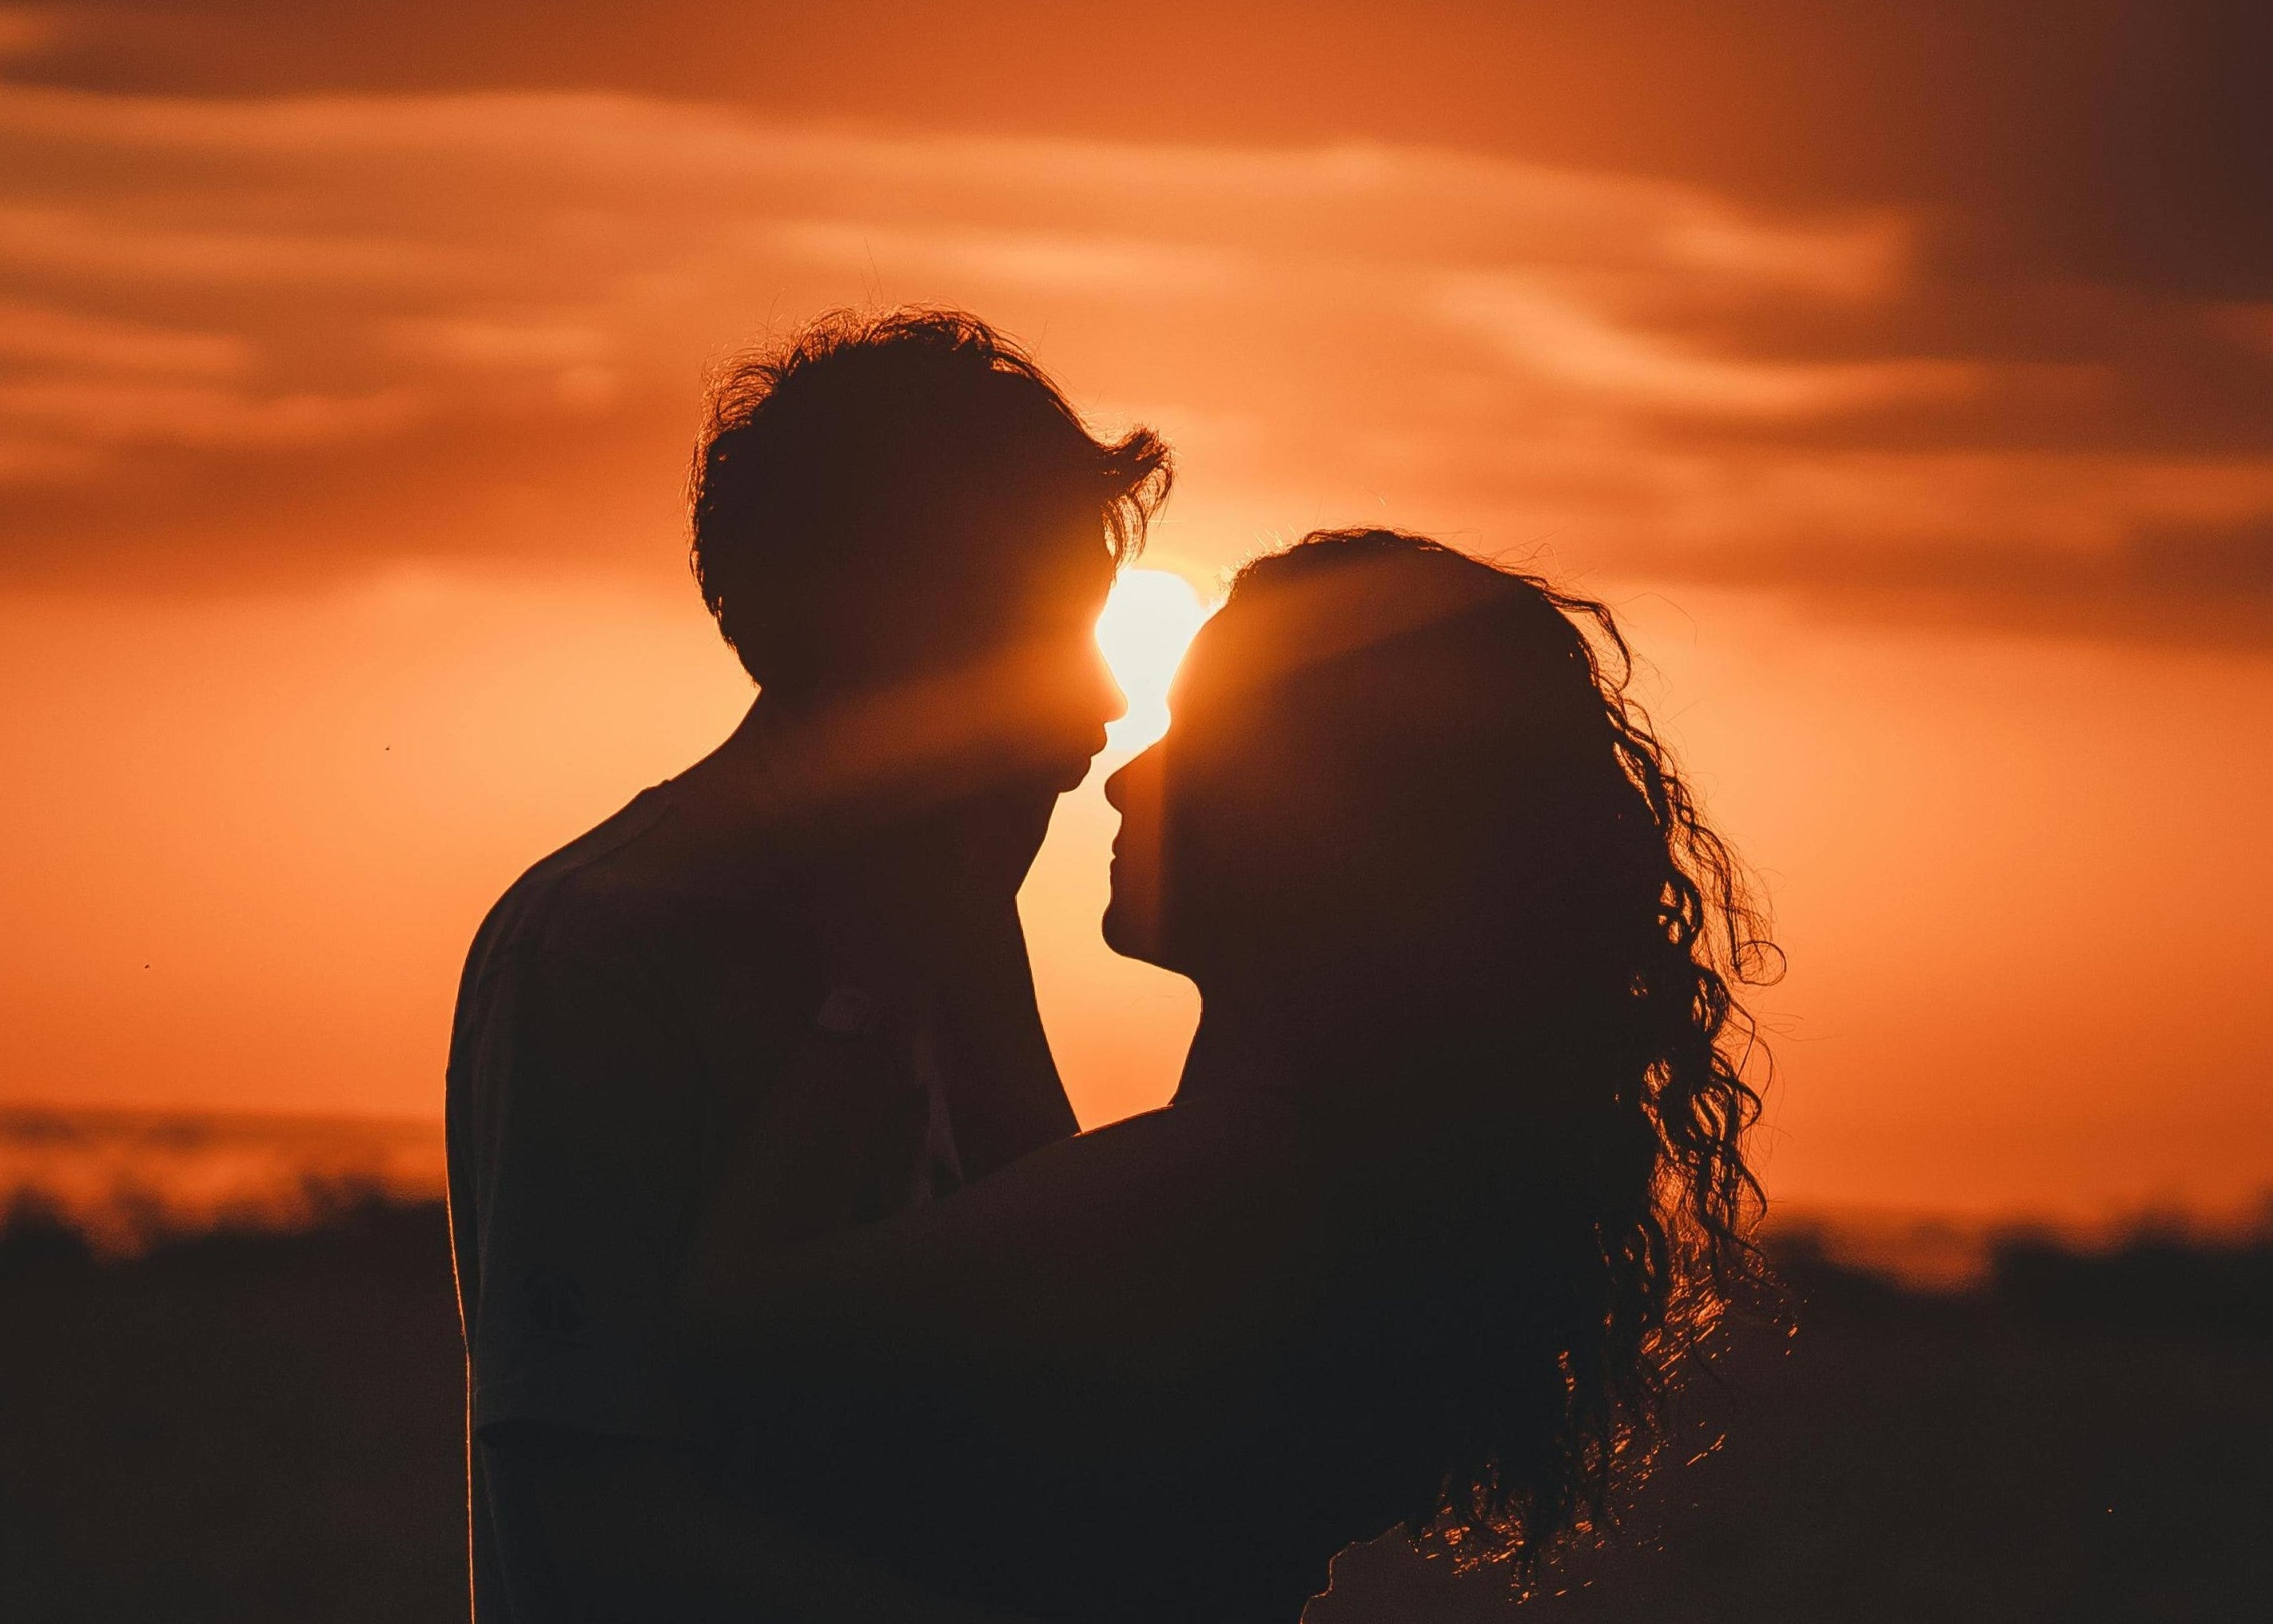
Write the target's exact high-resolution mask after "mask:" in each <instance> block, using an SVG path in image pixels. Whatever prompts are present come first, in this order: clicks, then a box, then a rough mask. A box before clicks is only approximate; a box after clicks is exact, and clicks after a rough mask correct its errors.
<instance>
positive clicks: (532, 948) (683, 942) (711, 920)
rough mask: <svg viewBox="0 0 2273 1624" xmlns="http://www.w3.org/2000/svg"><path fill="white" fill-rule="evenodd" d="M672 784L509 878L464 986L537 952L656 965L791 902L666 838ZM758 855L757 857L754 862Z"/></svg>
mask: <svg viewBox="0 0 2273 1624" xmlns="http://www.w3.org/2000/svg"><path fill="white" fill-rule="evenodd" d="M673 798H674V797H673V792H672V786H671V785H670V784H667V783H666V784H662V785H658V786H656V788H654V789H651V790H644V791H642V792H641V794H639V795H638V796H636V797H634V798H633V799H632V801H631V802H630V804H629V805H626V806H625V807H624V808H623V809H622V810H621V811H619V812H616V813H615V814H613V815H612V816H611V817H609V818H607V819H604V820H603V821H602V822H601V823H599V824H597V825H596V826H595V827H593V828H591V829H589V830H587V831H586V832H585V833H584V834H580V835H578V836H577V837H576V838H575V839H574V840H572V841H570V842H568V843H567V844H566V845H565V846H563V847H561V848H560V849H559V850H558V851H555V852H553V853H551V855H550V856H547V857H543V858H541V859H540V860H538V861H537V862H536V863H535V864H532V865H530V867H529V869H528V870H527V871H526V872H524V873H522V874H521V877H520V878H519V879H516V880H514V883H513V884H512V885H511V886H509V887H506V892H505V894H504V895H502V896H501V897H499V899H498V901H497V902H496V904H495V905H494V906H492V907H491V909H490V911H489V915H488V917H486V918H485V919H484V921H483V922H482V926H481V929H480V931H479V932H477V933H476V937H475V939H474V945H473V948H472V951H471V952H470V953H469V954H468V958H467V965H466V982H465V985H464V988H463V989H462V991H463V992H472V991H473V990H474V989H475V988H476V985H477V984H480V983H481V982H482V981H483V980H484V979H486V978H487V977H489V976H490V975H491V974H493V973H494V972H495V971H496V970H497V969H499V968H501V967H503V966H504V965H506V963H508V962H513V961H514V960H517V959H525V958H528V957H530V956H535V957H537V958H542V959H551V960H554V961H560V960H566V961H572V962H579V963H581V964H584V965H586V966H589V967H590V968H593V969H600V970H603V971H622V972H625V973H630V974H637V973H645V972H651V971H653V970H654V969H656V966H657V965H658V963H659V962H661V961H663V960H666V959H669V958H671V957H673V956H675V955H678V954H685V953H688V952H700V951H701V950H702V944H703V943H704V942H705V941H706V940H707V939H709V938H710V937H712V936H714V935H716V934H717V933H719V932H721V931H722V930H725V929H729V928H731V927H732V926H735V925H740V926H744V927H747V926H748V925H750V924H752V923H753V922H754V920H757V919H761V918H763V917H767V916H769V915H781V914H784V913H785V912H786V903H785V902H784V899H783V898H782V897H780V896H777V895H774V894H771V893H772V892H773V891H775V890H776V889H777V887H769V886H767V885H765V884H764V883H763V882H762V880H755V881H754V879H753V878H752V876H751V875H748V874H741V875H736V876H734V877H733V878H732V880H731V883H730V882H729V881H728V879H727V878H726V877H725V876H723V875H722V874H720V873H719V872H716V864H714V863H707V862H705V861H704V860H703V859H702V858H701V857H700V856H699V855H696V854H691V853H689V852H687V851H685V850H683V849H679V847H678V846H676V845H675V844H674V843H673V842H671V840H670V839H669V838H667V833H668V831H667V829H666V825H667V824H668V822H669V820H670V819H671V813H672V806H673ZM757 866H758V865H756V864H753V868H755V867H757Z"/></svg>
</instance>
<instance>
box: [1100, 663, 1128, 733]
mask: <svg viewBox="0 0 2273 1624" xmlns="http://www.w3.org/2000/svg"><path fill="white" fill-rule="evenodd" d="M1096 659H1097V667H1096V669H1097V683H1098V697H1099V699H1101V700H1104V701H1105V704H1104V708H1103V714H1102V715H1101V716H1100V717H1099V720H1100V721H1104V722H1118V721H1120V720H1121V718H1122V717H1123V716H1125V715H1128V714H1129V695H1128V692H1126V691H1125V690H1124V689H1123V688H1122V687H1121V680H1120V678H1118V677H1115V676H1114V674H1113V668H1112V667H1111V666H1110V665H1108V664H1106V661H1105V655H1103V654H1101V653H1100V654H1099V655H1097V656H1096Z"/></svg>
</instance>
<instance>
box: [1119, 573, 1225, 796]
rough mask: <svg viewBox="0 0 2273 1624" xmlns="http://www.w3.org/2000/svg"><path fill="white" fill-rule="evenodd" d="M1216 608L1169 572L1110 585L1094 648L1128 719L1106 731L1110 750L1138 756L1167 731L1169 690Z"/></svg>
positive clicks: (1125, 576) (1131, 575)
mask: <svg viewBox="0 0 2273 1624" xmlns="http://www.w3.org/2000/svg"><path fill="white" fill-rule="evenodd" d="M1214 612H1215V606H1214V605H1213V604H1212V603H1209V602H1206V601H1205V600H1204V599H1203V598H1202V597H1201V596H1200V595H1199V594H1198V593H1197V591H1195V590H1194V589H1193V587H1192V584H1191V582H1189V581H1188V580H1185V579H1184V578H1183V577H1182V576H1181V575H1178V574H1175V573H1173V572H1171V571H1168V570H1130V571H1129V572H1128V573H1125V574H1123V575H1122V576H1121V579H1120V580H1119V581H1118V582H1117V583H1115V584H1114V588H1113V595H1112V596H1111V597H1110V598H1108V599H1106V604H1105V612H1104V613H1103V614H1102V615H1100V616H1099V617H1098V619H1097V646H1098V647H1099V648H1100V649H1102V650H1104V652H1105V661H1106V664H1107V665H1109V666H1111V667H1112V668H1113V677H1114V681H1115V682H1118V683H1119V684H1120V685H1121V692H1123V693H1125V694H1127V695H1128V696H1129V714H1128V715H1126V716H1123V717H1122V718H1121V720H1120V721H1118V722H1114V724H1113V726H1112V728H1111V730H1110V736H1111V743H1110V745H1109V748H1111V749H1114V750H1116V751H1135V750H1142V749H1144V746H1145V745H1149V744H1151V743H1152V741H1153V740H1155V739H1157V738H1159V737H1160V735H1162V734H1163V733H1166V732H1167V730H1168V685H1169V683H1170V682H1172V681H1173V680H1174V677H1175V675H1176V666H1177V664H1178V662H1181V661H1182V659H1183V657H1184V650H1185V648H1187V647H1189V645H1190V643H1191V640H1192V639H1193V637H1194V636H1195V635H1196V634H1197V632H1198V631H1199V629H1200V627H1201V626H1203V625H1205V624H1206V623H1207V617H1209V616H1210V615H1212V614H1213V613H1214Z"/></svg>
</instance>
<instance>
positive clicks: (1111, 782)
mask: <svg viewBox="0 0 2273 1624" xmlns="http://www.w3.org/2000/svg"><path fill="white" fill-rule="evenodd" d="M1128 777H1129V768H1128V767H1121V768H1119V769H1118V770H1116V771H1115V772H1114V773H1113V774H1112V775H1109V776H1108V777H1107V778H1106V781H1105V804H1106V805H1107V806H1110V807H1111V808H1113V810H1114V811H1115V812H1127V811H1128V810H1129V808H1128V807H1127V806H1126V805H1123V802H1124V800H1125V798H1126V797H1125V796H1124V794H1123V791H1124V790H1126V788H1127V781H1128Z"/></svg>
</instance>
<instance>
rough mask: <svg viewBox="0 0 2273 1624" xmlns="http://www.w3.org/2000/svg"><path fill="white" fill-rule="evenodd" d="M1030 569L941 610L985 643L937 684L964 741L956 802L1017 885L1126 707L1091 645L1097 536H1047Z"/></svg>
mask: <svg viewBox="0 0 2273 1624" xmlns="http://www.w3.org/2000/svg"><path fill="white" fill-rule="evenodd" d="M1050 539H1051V541H1052V542H1054V543H1056V544H1055V545H1054V546H1051V547H1048V548H1046V549H1036V550H1033V552H1032V553H1031V554H1030V555H1029V556H1031V557H1035V558H1036V566H1035V567H1034V568H1033V569H1032V570H1031V571H1030V572H1028V573H1025V574H1024V575H1022V576H1020V577H1018V578H1016V579H1015V580H1009V581H1007V582H1002V583H1000V584H999V585H998V586H997V587H996V588H995V591H994V594H993V595H991V597H981V598H980V600H979V601H976V602H968V603H962V604H952V603H950V604H944V605H941V611H942V612H946V613H955V614H961V615H967V616H970V617H971V624H972V625H974V626H984V627H985V628H986V632H985V634H984V644H983V646H981V647H979V648H977V649H976V650H974V657H972V658H970V659H968V660H966V661H964V662H961V663H959V664H958V666H957V667H956V670H955V671H954V673H953V675H952V676H950V677H947V678H946V679H945V684H946V688H947V694H946V703H947V704H948V705H949V707H951V708H952V710H953V711H954V712H955V713H956V723H957V725H956V732H957V734H958V735H959V736H960V737H961V738H962V740H963V741H964V749H963V750H962V751H961V752H958V753H959V755H960V758H961V759H960V760H959V761H958V762H957V764H956V767H957V770H956V774H955V776H956V778H957V779H959V780H960V781H961V782H962V783H963V785H964V789H963V790H962V792H961V793H960V794H958V795H957V796H956V798H957V799H958V800H961V801H963V802H964V804H965V805H967V806H969V807H970V809H971V812H972V813H973V814H974V815H975V817H976V819H977V824H976V827H973V828H972V829H971V835H972V836H973V837H974V839H975V841H976V842H977V844H979V846H982V847H984V848H985V849H986V852H987V853H988V854H990V855H989V856H988V857H987V859H986V860H987V864H988V866H990V867H996V866H999V867H1001V868H1003V869H1004V870H1005V871H1006V872H1012V871H1014V872H1015V874H1016V876H1018V877H1023V876H1024V872H1025V870H1026V867H1027V865H1029V864H1031V862H1032V861H1033V857H1034V854H1035V852H1036V851H1037V850H1039V848H1040V846H1041V842H1042V836H1043V834H1045V833H1046V831H1047V829H1048V827H1049V819H1050V813H1051V812H1052V811H1053V809H1054V807H1055V805H1056V804H1057V798H1058V797H1059V796H1061V795H1062V794H1064V793H1066V792H1067V791H1068V790H1072V789H1074V788H1076V787H1077V786H1078V785H1079V784H1080V783H1081V782H1082V780H1083V779H1084V778H1085V777H1087V776H1088V775H1089V767H1090V763H1091V760H1094V759H1095V757H1096V756H1097V754H1098V752H1099V751H1101V750H1103V749H1104V748H1105V744H1106V724H1107V723H1108V722H1113V721H1114V720H1116V719H1117V718H1119V717H1120V716H1121V715H1124V714H1125V713H1126V712H1127V710H1128V708H1129V707H1128V702H1127V700H1126V699H1125V698H1124V696H1123V695H1122V694H1121V688H1120V685H1118V684H1117V683H1115V682H1114V678H1113V673H1112V671H1111V670H1110V669H1109V668H1108V667H1107V666H1106V662H1105V656H1104V655H1103V653H1102V652H1101V651H1100V650H1099V647H1098V645H1097V618H1098V616H1099V614H1101V613H1102V612H1103V610H1104V608H1105V600H1106V594H1107V593H1109V592H1110V591H1111V590H1112V587H1113V580H1114V566H1113V563H1112V558H1111V555H1110V554H1108V553H1107V552H1106V548H1105V542H1104V537H1103V535H1102V532H1101V529H1100V528H1099V525H1098V524H1097V522H1096V521H1095V520H1094V519H1091V520H1090V521H1089V523H1088V525H1087V527H1086V533H1085V535H1081V534H1076V535H1074V536H1073V537H1071V538H1065V537H1062V536H1053V537H1051V538H1050Z"/></svg>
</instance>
